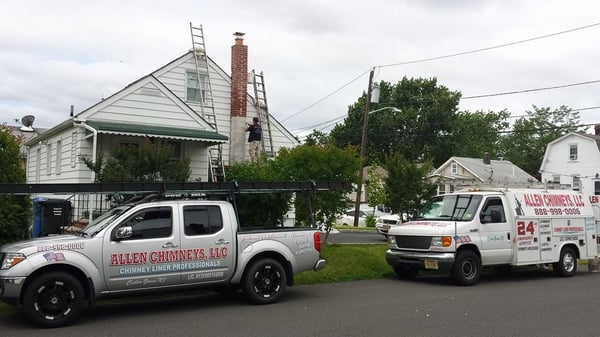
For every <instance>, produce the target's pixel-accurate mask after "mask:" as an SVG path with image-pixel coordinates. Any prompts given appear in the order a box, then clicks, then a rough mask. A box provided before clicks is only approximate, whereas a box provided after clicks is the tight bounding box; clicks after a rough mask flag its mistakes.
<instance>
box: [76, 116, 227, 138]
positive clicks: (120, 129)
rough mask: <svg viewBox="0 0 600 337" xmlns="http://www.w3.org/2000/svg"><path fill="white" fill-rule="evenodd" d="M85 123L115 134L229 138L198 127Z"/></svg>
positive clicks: (102, 131) (99, 130)
mask: <svg viewBox="0 0 600 337" xmlns="http://www.w3.org/2000/svg"><path fill="white" fill-rule="evenodd" d="M85 124H87V125H89V126H90V127H92V128H94V129H96V130H97V131H98V133H104V134H113V135H123V136H138V137H157V138H169V139H179V140H191V141H199V142H207V143H226V142H227V140H228V139H229V138H228V137H227V136H224V135H221V134H218V133H216V132H214V131H206V130H198V129H188V128H177V127H167V126H157V125H141V124H131V123H110V122H98V121H88V122H85Z"/></svg>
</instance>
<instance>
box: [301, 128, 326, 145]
mask: <svg viewBox="0 0 600 337" xmlns="http://www.w3.org/2000/svg"><path fill="white" fill-rule="evenodd" d="M327 143H329V135H327V134H326V133H325V132H323V131H319V130H313V132H311V133H310V134H309V135H308V136H306V139H305V140H304V145H325V144H327Z"/></svg>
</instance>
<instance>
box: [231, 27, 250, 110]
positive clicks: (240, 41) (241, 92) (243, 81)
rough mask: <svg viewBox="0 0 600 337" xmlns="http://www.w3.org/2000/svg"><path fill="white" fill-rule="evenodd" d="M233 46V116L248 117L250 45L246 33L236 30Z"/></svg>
mask: <svg viewBox="0 0 600 337" xmlns="http://www.w3.org/2000/svg"><path fill="white" fill-rule="evenodd" d="M233 35H234V36H235V44H234V45H233V46H231V116H232V117H234V116H237V117H246V114H247V103H248V102H247V100H248V99H247V97H248V96H247V95H248V91H247V90H248V46H245V45H244V33H240V32H236V33H234V34H233Z"/></svg>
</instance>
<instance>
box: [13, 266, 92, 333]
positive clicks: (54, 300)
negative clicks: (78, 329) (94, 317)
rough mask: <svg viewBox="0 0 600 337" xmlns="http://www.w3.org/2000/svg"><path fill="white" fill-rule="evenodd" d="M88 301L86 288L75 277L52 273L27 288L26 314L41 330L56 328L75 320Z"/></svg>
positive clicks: (25, 297)
mask: <svg viewBox="0 0 600 337" xmlns="http://www.w3.org/2000/svg"><path fill="white" fill-rule="evenodd" d="M84 302H85V298H84V292H83V287H82V286H81V283H79V281H78V280H77V279H76V278H75V277H73V276H72V275H70V274H67V273H64V272H50V273H47V274H43V275H40V276H39V277H37V278H35V279H34V280H33V281H32V282H31V283H30V284H29V285H28V286H27V288H26V289H25V292H24V295H23V313H24V314H25V316H26V317H27V318H28V319H29V320H30V321H32V322H33V323H34V324H36V325H38V326H40V327H44V328H55V327H60V326H64V325H67V324H69V323H71V322H72V321H73V320H75V319H76V318H77V317H78V316H79V315H80V314H81V311H82V310H83V307H84Z"/></svg>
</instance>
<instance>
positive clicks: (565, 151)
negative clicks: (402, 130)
mask: <svg viewBox="0 0 600 337" xmlns="http://www.w3.org/2000/svg"><path fill="white" fill-rule="evenodd" d="M540 173H541V175H542V182H544V183H547V184H549V185H554V187H560V188H568V189H572V190H576V191H581V192H583V193H584V194H588V195H600V125H596V126H595V127H594V134H593V135H590V134H585V133H578V132H571V133H568V134H566V135H564V136H562V137H560V138H557V139H555V140H554V141H552V142H550V143H549V144H548V145H547V146H546V152H545V153H544V160H543V161H542V165H541V166H540Z"/></svg>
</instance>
